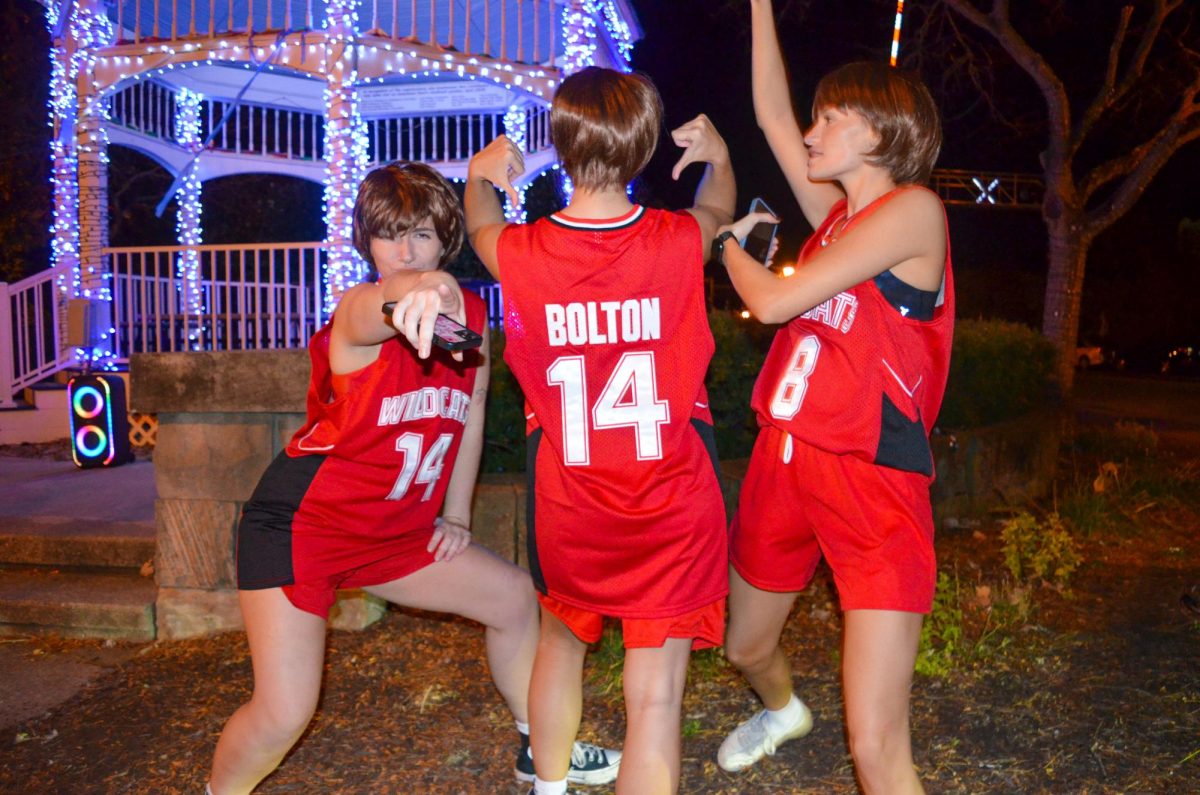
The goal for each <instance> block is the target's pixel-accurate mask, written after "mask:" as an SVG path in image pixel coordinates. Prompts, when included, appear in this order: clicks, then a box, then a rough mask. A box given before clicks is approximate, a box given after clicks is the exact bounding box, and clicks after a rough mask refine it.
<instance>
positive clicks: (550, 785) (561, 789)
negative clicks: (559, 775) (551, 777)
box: [533, 778, 567, 795]
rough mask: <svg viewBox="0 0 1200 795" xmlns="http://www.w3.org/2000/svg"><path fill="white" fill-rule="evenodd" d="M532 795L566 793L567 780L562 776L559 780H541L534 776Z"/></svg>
mask: <svg viewBox="0 0 1200 795" xmlns="http://www.w3.org/2000/svg"><path fill="white" fill-rule="evenodd" d="M533 795H567V780H566V779H565V778H564V779H562V780H561V781H542V780H541V779H540V778H534V780H533Z"/></svg>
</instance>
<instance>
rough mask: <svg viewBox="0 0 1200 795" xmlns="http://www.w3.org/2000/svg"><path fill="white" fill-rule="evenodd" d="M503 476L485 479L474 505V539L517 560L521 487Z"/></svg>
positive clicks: (481, 481) (472, 528)
mask: <svg viewBox="0 0 1200 795" xmlns="http://www.w3.org/2000/svg"><path fill="white" fill-rule="evenodd" d="M501 477H503V476H497V477H489V478H487V479H481V480H480V481H479V483H478V484H477V485H476V486H475V499H474V501H473V502H472V505H471V535H472V536H473V537H474V540H475V541H476V542H478V543H479V544H481V545H482V546H485V547H487V548H488V549H490V550H491V551H492V552H495V553H496V554H497V555H499V556H500V557H502V558H504V559H505V560H509V561H512V562H514V563H516V562H517V560H518V556H517V519H518V513H517V508H518V501H517V487H516V485H515V484H514V483H512V482H509V481H508V480H501Z"/></svg>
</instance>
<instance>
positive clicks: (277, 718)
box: [209, 588, 325, 795]
mask: <svg viewBox="0 0 1200 795" xmlns="http://www.w3.org/2000/svg"><path fill="white" fill-rule="evenodd" d="M238 601H239V603H240V604H241V608H242V618H243V619H244V621H245V623H246V637H247V638H248V639H249V641H250V658H251V660H252V663H253V667H254V693H253V695H252V696H251V697H250V701H248V702H247V703H245V704H243V705H242V706H241V707H240V708H239V709H238V710H237V712H235V713H233V717H231V718H230V719H229V722H228V723H226V724H225V729H224V730H223V731H222V732H221V739H220V740H218V741H217V751H216V754H215V756H214V757H213V763H212V773H211V775H210V779H209V781H210V786H211V787H212V791H213V794H214V795H244V793H248V792H250V791H251V790H252V789H254V787H255V785H257V784H258V782H260V781H262V780H263V779H264V778H266V777H267V775H268V774H270V772H271V771H272V770H274V769H275V768H276V767H278V766H279V762H280V761H281V760H282V759H283V757H284V754H286V753H287V752H288V749H289V748H291V747H292V745H293V744H295V742H296V740H297V739H299V737H300V735H301V734H302V733H303V732H304V728H305V727H306V726H307V725H308V722H309V720H310V719H311V718H312V714H313V711H314V710H315V709H316V706H317V698H318V696H319V694H320V692H321V669H322V667H323V663H324V659H325V621H324V620H323V619H321V618H318V617H317V616H314V615H313V614H311V613H306V612H304V611H303V610H300V609H299V608H297V607H295V606H294V605H293V604H292V603H291V602H289V601H288V599H287V597H286V596H284V595H283V590H282V589H280V588H272V589H269V590H265V591H239V592H238Z"/></svg>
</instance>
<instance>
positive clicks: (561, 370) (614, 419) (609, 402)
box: [546, 351, 671, 466]
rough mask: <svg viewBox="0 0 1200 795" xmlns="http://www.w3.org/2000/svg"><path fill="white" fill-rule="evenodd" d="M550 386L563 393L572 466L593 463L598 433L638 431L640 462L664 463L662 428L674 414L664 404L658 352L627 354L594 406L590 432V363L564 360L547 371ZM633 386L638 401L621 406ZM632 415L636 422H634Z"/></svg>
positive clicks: (565, 444) (566, 444)
mask: <svg viewBox="0 0 1200 795" xmlns="http://www.w3.org/2000/svg"><path fill="white" fill-rule="evenodd" d="M546 382H547V383H548V384H549V385H550V386H557V387H560V389H561V390H562V391H561V392H560V394H559V401H560V406H561V407H562V415H561V416H562V439H563V463H564V464H565V465H566V466H588V465H589V464H591V435H590V430H592V429H594V430H611V429H616V428H635V429H636V430H635V434H634V440H635V444H636V447H637V458H638V460H639V461H657V460H660V459H661V458H662V456H663V451H662V426H663V425H668V424H670V422H671V411H670V402H669V401H666V400H659V399H658V373H657V369H656V366H655V357H654V352H653V351H626V352H625V353H624V354H622V355H621V358H620V360H619V361H618V362H617V364H616V366H615V367H614V368H613V371H612V373H610V374H609V377H608V381H607V383H606V384H605V385H604V389H602V390H601V392H600V396H599V398H597V400H596V403H595V405H594V406H592V410H591V412H590V416H591V429H589V427H588V418H589V412H588V410H587V405H588V399H587V362H586V360H585V359H584V357H583V356H560V357H558V358H557V359H555V360H554V361H553V362H551V364H550V366H549V367H547V368H546ZM631 384H632V389H633V392H632V395H633V402H632V403H627V404H620V403H618V402H617V401H618V400H620V399H621V397H622V395H624V394H625V393H626V392H627V391H629V388H630V385H631ZM631 412H632V414H633V417H632V418H630V417H629V414H630V413H631ZM648 415H652V416H648ZM651 427H652V428H653V430H650V428H651Z"/></svg>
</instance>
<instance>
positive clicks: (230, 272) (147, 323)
mask: <svg viewBox="0 0 1200 795" xmlns="http://www.w3.org/2000/svg"><path fill="white" fill-rule="evenodd" d="M189 252H194V255H195V257H196V265H195V267H196V278H195V280H194V282H193V281H191V280H188V279H184V278H181V276H180V268H179V263H180V262H181V260H182V259H183V258H184V257H186V256H188V253H189ZM105 254H106V255H107V256H108V258H109V262H110V264H111V267H112V282H111V284H112V293H113V326H114V328H115V333H114V339H113V346H114V352H115V353H116V358H117V360H118V361H119V362H125V361H128V359H129V357H130V355H132V354H134V353H145V352H168V351H189V350H207V351H230V350H253V349H261V348H297V347H303V346H305V345H307V344H308V340H309V337H311V336H312V335H313V333H315V332H316V330H317V329H318V328H319V327H320V324H321V314H320V307H321V296H322V290H323V285H322V280H321V273H322V272H323V267H324V261H325V249H324V244H322V243H276V244H271V245H244V244H243V245H223V246H221V245H205V246H196V247H194V248H191V249H189V248H186V247H183V246H144V247H136V248H110V249H105ZM193 283H194V284H195V285H196V287H195V288H194V290H195V293H194V294H193V293H189V285H191V284H193Z"/></svg>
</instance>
